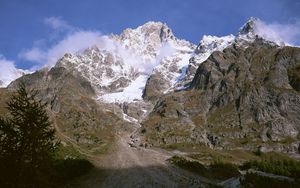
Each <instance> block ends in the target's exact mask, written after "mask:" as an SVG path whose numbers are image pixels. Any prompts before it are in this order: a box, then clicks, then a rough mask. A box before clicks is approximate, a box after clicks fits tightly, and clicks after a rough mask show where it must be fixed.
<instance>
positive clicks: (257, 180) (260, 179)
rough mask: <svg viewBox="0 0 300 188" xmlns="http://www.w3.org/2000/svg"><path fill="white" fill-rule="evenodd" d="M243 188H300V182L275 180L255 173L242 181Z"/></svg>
mask: <svg viewBox="0 0 300 188" xmlns="http://www.w3.org/2000/svg"><path fill="white" fill-rule="evenodd" d="M240 182H241V187H245V188H248V187H251V188H252V187H256V188H260V187H262V188H266V187H272V188H282V187H284V188H294V187H295V188H296V187H300V183H299V181H298V182H297V181H289V180H282V179H275V178H270V177H265V176H259V175H258V174H255V173H247V174H246V175H245V176H244V178H243V179H241V181H240Z"/></svg>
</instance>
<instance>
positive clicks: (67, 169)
mask: <svg viewBox="0 0 300 188" xmlns="http://www.w3.org/2000/svg"><path fill="white" fill-rule="evenodd" d="M91 168H93V165H92V164H91V163H90V162H89V161H87V160H85V159H61V160H56V161H55V165H54V168H53V172H52V173H53V174H52V179H53V181H52V182H55V183H56V185H61V184H63V183H65V182H67V181H69V180H71V179H73V178H76V177H79V176H82V175H84V174H86V173H87V172H88V171H89V170H90V169H91Z"/></svg>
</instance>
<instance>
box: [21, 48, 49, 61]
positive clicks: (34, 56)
mask: <svg viewBox="0 0 300 188" xmlns="http://www.w3.org/2000/svg"><path fill="white" fill-rule="evenodd" d="M18 56H19V57H20V58H23V59H26V60H28V61H33V62H43V61H45V57H46V54H45V52H43V51H42V50H41V49H40V48H37V47H34V48H32V49H30V50H27V51H22V52H21V53H20V54H19V55H18Z"/></svg>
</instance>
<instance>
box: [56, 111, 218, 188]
mask: <svg viewBox="0 0 300 188" xmlns="http://www.w3.org/2000/svg"><path fill="white" fill-rule="evenodd" d="M52 115H55V114H54V113H52ZM54 125H55V128H56V131H57V133H58V135H59V136H60V137H61V138H63V139H64V140H65V141H67V142H69V143H70V144H72V145H73V146H74V147H75V148H76V149H77V150H78V151H79V152H80V153H81V154H83V155H85V156H87V157H88V158H89V159H90V160H91V161H92V162H93V164H94V165H95V168H94V169H93V170H92V171H91V172H90V173H89V174H87V175H85V176H83V177H81V178H79V179H77V180H75V181H74V182H71V183H70V184H69V185H66V187H72V188H73V187H84V188H96V187H97V188H99V187H124V188H126V187H128V188H134V187H199V186H201V185H202V184H207V183H214V182H211V181H210V180H208V179H206V178H204V177H199V176H196V175H194V174H192V173H190V172H187V171H185V170H182V169H180V168H178V167H175V166H172V165H170V164H169V163H168V162H167V161H166V160H167V159H168V158H170V157H172V155H174V154H173V153H171V152H167V151H164V150H160V149H152V148H143V147H137V146H133V145H132V144H131V143H132V140H133V139H132V138H131V137H130V135H131V134H130V133H126V132H120V133H117V137H118V141H117V143H116V144H115V145H114V146H112V152H110V153H109V154H108V155H93V154H91V153H90V152H89V151H86V150H85V149H83V148H81V147H80V146H79V145H78V144H77V143H76V142H75V141H74V140H72V139H71V138H70V137H68V136H67V135H65V134H63V133H62V132H61V130H60V129H59V127H58V126H57V125H56V123H55V122H54ZM132 126H133V127H135V128H138V127H139V124H137V123H136V122H132Z"/></svg>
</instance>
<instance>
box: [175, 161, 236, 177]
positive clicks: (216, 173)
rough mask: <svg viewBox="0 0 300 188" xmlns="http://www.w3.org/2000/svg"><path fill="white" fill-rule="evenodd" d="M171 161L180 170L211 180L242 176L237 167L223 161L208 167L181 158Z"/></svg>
mask: <svg viewBox="0 0 300 188" xmlns="http://www.w3.org/2000/svg"><path fill="white" fill-rule="evenodd" d="M169 161H170V162H171V163H172V164H174V165H176V166H179V167H180V168H183V169H186V170H188V171H191V172H194V173H196V174H198V175H200V176H203V177H206V178H209V179H217V180H226V179H229V178H232V177H236V176H239V175H240V173H239V171H238V168H237V166H236V165H233V164H230V163H224V162H222V161H215V162H214V163H212V164H210V165H208V166H207V165H204V164H202V163H200V162H198V161H191V160H187V159H185V158H183V157H179V156H173V157H172V158H171V159H170V160H169Z"/></svg>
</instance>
